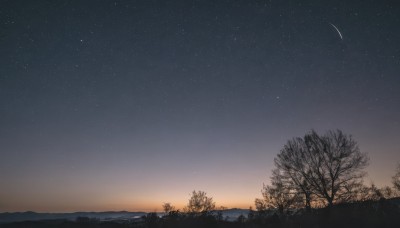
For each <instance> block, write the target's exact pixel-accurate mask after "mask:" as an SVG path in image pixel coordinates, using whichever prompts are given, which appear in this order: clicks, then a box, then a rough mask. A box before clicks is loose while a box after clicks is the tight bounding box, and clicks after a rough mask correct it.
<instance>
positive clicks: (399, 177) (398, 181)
mask: <svg viewBox="0 0 400 228" xmlns="http://www.w3.org/2000/svg"><path fill="white" fill-rule="evenodd" d="M392 182H393V186H394V188H395V189H397V191H400V163H399V164H398V165H397V168H396V173H395V175H394V176H393V177H392Z"/></svg>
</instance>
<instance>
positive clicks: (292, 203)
mask: <svg viewBox="0 0 400 228" xmlns="http://www.w3.org/2000/svg"><path fill="white" fill-rule="evenodd" d="M261 192H262V195H263V199H256V200H255V204H256V208H257V210H258V211H260V210H265V209H277V210H278V212H279V213H280V214H284V213H286V212H287V211H288V210H289V209H293V208H298V207H300V205H301V204H302V198H301V196H300V195H299V194H298V192H297V191H296V189H295V188H293V185H292V184H291V182H289V180H288V179H286V178H285V177H284V176H282V175H281V174H280V171H279V170H278V169H275V170H273V172H272V177H271V185H264V187H263V189H262V191H261Z"/></svg>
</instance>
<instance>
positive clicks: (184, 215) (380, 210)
mask: <svg viewBox="0 0 400 228" xmlns="http://www.w3.org/2000/svg"><path fill="white" fill-rule="evenodd" d="M368 161H369V158H368V156H367V154H365V153H362V152H361V151H360V150H359V147H358V144H357V142H356V141H355V140H354V139H353V138H352V136H351V135H347V134H344V133H343V132H342V131H340V130H335V131H328V132H326V133H325V134H323V135H320V134H318V133H317V132H315V131H314V130H311V131H310V132H309V133H307V134H305V135H304V136H303V137H297V138H293V139H291V140H289V141H288V142H287V143H286V144H285V145H284V147H283V148H282V150H281V151H280V152H279V153H278V155H277V156H276V158H275V160H274V164H275V167H274V168H273V170H272V175H271V181H270V184H269V185H264V187H263V189H262V190H261V195H262V198H258V199H255V210H253V208H252V207H250V209H249V211H248V213H247V214H243V215H240V216H238V217H237V218H236V219H235V220H231V219H228V218H227V217H224V214H223V210H222V209H223V208H221V209H220V210H217V209H216V206H215V205H216V204H215V202H214V200H213V198H212V197H209V196H207V193H206V192H204V191H193V192H192V194H191V196H190V198H189V200H188V203H187V205H186V207H184V208H183V209H182V211H181V210H179V209H176V208H175V207H174V206H173V205H172V204H171V203H164V204H163V205H162V206H163V210H164V213H163V214H162V215H159V214H157V213H148V214H147V215H145V216H142V217H141V218H137V219H132V220H129V221H106V222H105V221H100V220H97V219H90V218H78V219H77V220H76V221H67V220H57V221H40V222H19V223H18V222H17V223H9V224H2V225H0V226H1V227H9V228H14V227H18V228H19V227H146V228H170V227H171V228H172V227H177V228H180V227H182V228H183V227H193V228H196V227H232V228H236V227H238V228H239V227H240V228H245V227H251V228H258V227H273V228H274V227H277V228H278V227H280V228H286V227H288V228H289V227H290V228H291V227H341V228H346V227H371V228H372V227H400V197H399V196H400V194H399V192H400V164H399V165H398V167H397V170H396V171H395V174H394V176H393V177H392V182H393V187H389V186H385V187H382V188H378V187H377V186H375V185H374V184H370V185H369V186H367V185H365V184H364V183H363V178H364V177H365V175H366V173H365V171H364V169H365V168H366V167H367V165H368Z"/></svg>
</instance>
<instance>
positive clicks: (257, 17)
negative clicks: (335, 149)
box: [0, 0, 400, 212]
mask: <svg viewBox="0 0 400 228" xmlns="http://www.w3.org/2000/svg"><path fill="white" fill-rule="evenodd" d="M333 25H334V26H336V28H337V29H338V30H336V29H335V28H334V26H333ZM399 25H400V6H399V4H398V3H397V2H396V1H389V0H379V1H378V0H375V1H372V0H363V1H361V0H360V1H356V0H354V1H320V0H314V1H291V0H288V1H278V0H270V1H262V0H246V1H244V0H242V1H240V0H235V1H234V0H230V1H228V0H218V1H209V0H186V1H184V0H182V1H178V0H165V1H161V0H159V1H156V0H149V1H145V0H136V1H128V0H120V1H106V0H102V1H94V0H88V1H78V0H57V1H50V0H43V1H28V0H26V1H23V0H1V1H0V62H1V67H0V182H1V188H0V212H5V211H26V210H33V211H40V212H44V211H47V212H67V211H104V210H130V211H140V210H141V211H153V210H158V211H161V205H162V203H163V202H171V203H172V204H173V205H175V206H176V207H177V208H182V207H183V206H184V205H185V204H186V202H187V200H188V198H189V196H190V193H191V191H192V190H203V191H206V192H207V194H208V195H209V196H212V197H213V198H214V200H215V201H216V203H217V205H218V206H225V207H240V208H248V207H249V206H251V205H253V202H254V199H255V198H256V197H260V196H261V193H260V190H261V188H262V185H263V183H269V176H270V171H271V169H272V168H273V159H274V157H275V156H276V154H277V153H278V152H279V150H280V149H281V148H282V147H283V145H284V144H285V143H286V142H287V140H289V139H291V138H292V137H296V136H303V135H304V134H305V133H306V132H308V131H309V130H310V129H315V130H316V131H317V132H320V133H324V132H325V131H326V130H329V129H341V130H343V131H344V132H345V133H348V134H351V135H353V137H354V139H355V140H356V141H358V143H359V147H360V149H361V151H363V152H367V153H368V154H369V156H370V165H369V167H368V169H367V171H368V176H367V177H366V178H365V183H366V184H370V183H375V184H377V185H378V186H383V185H390V178H391V176H392V175H394V171H395V166H396V164H397V163H398V162H400V155H399V153H400V145H399V142H400V134H399V132H400V124H399V122H400V42H399V41H400V29H399ZM339 32H340V34H339ZM340 35H342V38H341V37H340Z"/></svg>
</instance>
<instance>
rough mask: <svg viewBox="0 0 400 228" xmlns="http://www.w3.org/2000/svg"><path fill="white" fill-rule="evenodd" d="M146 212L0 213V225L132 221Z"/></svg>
mask: <svg viewBox="0 0 400 228" xmlns="http://www.w3.org/2000/svg"><path fill="white" fill-rule="evenodd" d="M146 214H147V213H146V212H129V211H104V212H71V213H39V212H33V211H26V212H5V213H0V223H8V222H20V221H38V220H54V219H66V220H75V219H76V218H78V217H88V218H97V219H100V220H105V219H133V218H135V217H136V218H137V217H140V216H143V215H146Z"/></svg>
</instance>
